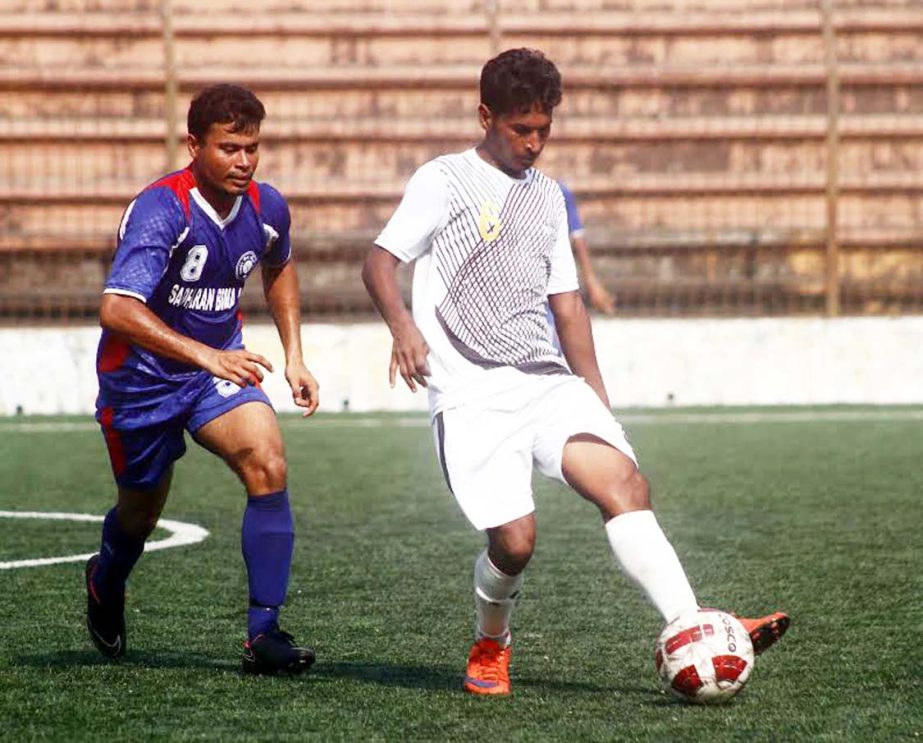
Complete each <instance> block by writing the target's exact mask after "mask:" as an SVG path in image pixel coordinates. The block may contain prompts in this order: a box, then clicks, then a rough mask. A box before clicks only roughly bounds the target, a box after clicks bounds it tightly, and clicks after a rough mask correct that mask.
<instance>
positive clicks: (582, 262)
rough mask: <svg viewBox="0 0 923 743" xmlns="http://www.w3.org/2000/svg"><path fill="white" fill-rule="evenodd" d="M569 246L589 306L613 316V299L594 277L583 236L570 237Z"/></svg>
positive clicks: (596, 277)
mask: <svg viewBox="0 0 923 743" xmlns="http://www.w3.org/2000/svg"><path fill="white" fill-rule="evenodd" d="M570 244H571V247H572V248H573V250H574V258H576V259H577V265H578V266H579V267H580V273H581V274H582V275H583V283H584V286H586V293H587V297H588V298H589V300H590V304H591V305H592V306H593V308H594V309H596V310H599V311H600V312H602V313H604V314H606V315H612V314H614V313H615V297H614V296H612V294H611V293H610V292H609V290H608V289H606V287H605V286H603V283H602V281H600V280H599V277H598V276H597V275H596V271H595V270H594V269H593V262H592V261H591V260H590V248H589V246H588V245H587V242H586V239H585V238H584V237H583V234H582V233H581V234H574V235H571V237H570Z"/></svg>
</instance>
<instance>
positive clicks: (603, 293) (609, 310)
mask: <svg viewBox="0 0 923 743" xmlns="http://www.w3.org/2000/svg"><path fill="white" fill-rule="evenodd" d="M586 292H587V297H588V298H589V300H590V304H591V305H592V307H593V309H595V310H598V311H599V312H602V313H603V314H606V315H612V314H614V313H615V297H614V296H612V294H610V293H609V291H608V290H607V289H606V287H604V286H603V285H602V283H600V281H599V279H597V278H596V277H593V278H592V279H589V280H588V281H587V282H586Z"/></svg>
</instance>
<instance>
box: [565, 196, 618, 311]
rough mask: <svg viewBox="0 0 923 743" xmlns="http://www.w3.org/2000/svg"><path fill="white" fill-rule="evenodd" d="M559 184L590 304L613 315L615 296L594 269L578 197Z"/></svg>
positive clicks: (570, 233) (578, 264) (573, 247)
mask: <svg viewBox="0 0 923 743" xmlns="http://www.w3.org/2000/svg"><path fill="white" fill-rule="evenodd" d="M558 185H559V186H560V187H561V193H562V194H563V195H564V207H565V208H566V209H567V233H568V236H569V237H570V246H571V248H572V249H573V251H574V258H575V259H576V261H577V267H578V268H579V269H580V274H581V276H582V278H583V287H584V289H586V294H587V299H589V300H590V305H591V306H592V307H593V308H594V309H597V310H599V311H600V312H602V313H604V314H606V315H611V314H613V313H614V312H615V297H613V296H612V294H611V293H610V292H609V290H608V289H606V287H605V286H603V283H602V281H600V280H599V277H598V276H597V275H596V271H595V270H593V262H592V261H591V260H590V247H589V246H588V245H587V242H586V236H585V230H584V227H583V220H582V219H580V210H579V209H578V208H577V197H576V196H574V194H573V191H571V190H570V189H569V188H568V187H567V186H566V185H564V183H563V182H562V181H558Z"/></svg>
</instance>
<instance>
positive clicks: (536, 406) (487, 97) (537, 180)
mask: <svg viewBox="0 0 923 743" xmlns="http://www.w3.org/2000/svg"><path fill="white" fill-rule="evenodd" d="M480 86H481V103H480V106H479V107H478V117H479V119H480V124H481V127H482V128H483V130H484V138H483V140H482V141H481V143H480V144H478V145H477V146H476V147H475V148H473V149H470V150H467V151H466V152H462V153H459V154H453V155H445V156H443V157H438V158H436V159H435V160H432V161H430V162H428V163H426V164H425V165H423V166H422V167H421V168H420V169H419V170H418V171H417V172H416V173H415V174H414V175H413V177H412V178H411V179H410V181H409V182H408V184H407V187H406V190H405V192H404V197H403V200H402V201H401V203H400V206H399V207H398V208H397V210H396V211H395V213H394V215H393V216H392V218H391V220H390V221H389V222H388V224H387V226H386V227H385V228H384V230H383V231H382V233H381V235H379V237H378V239H377V240H376V244H375V246H374V247H373V248H372V249H371V251H370V252H369V254H368V256H367V257H366V260H365V264H364V266H363V271H362V276H363V280H364V281H365V285H366V287H367V288H368V291H369V293H370V295H371V296H372V299H373V300H374V301H375V304H376V306H377V307H378V309H379V311H380V312H381V315H382V317H383V318H384V320H385V322H386V323H387V324H388V327H389V328H390V330H391V333H392V336H393V338H394V344H393V350H392V355H391V364H390V370H389V376H390V381H391V384H392V386H393V385H394V383H395V380H396V375H397V374H398V373H400V375H401V377H402V378H403V379H404V381H405V382H406V383H407V385H408V386H409V388H410V389H411V390H412V391H416V390H417V387H418V386H420V387H426V388H428V392H429V402H430V410H431V413H432V421H433V430H434V437H435V442H436V449H437V453H438V458H439V463H440V465H441V467H442V471H443V474H444V475H445V479H446V482H447V484H448V486H449V489H450V490H451V492H452V493H453V495H454V496H455V498H456V500H457V501H458V504H459V506H460V507H461V509H462V511H463V512H464V514H465V515H466V516H467V518H468V519H469V520H470V522H471V523H472V525H473V526H474V527H475V528H477V529H478V530H483V531H485V532H486V534H487V549H486V550H484V551H483V552H482V553H481V554H480V555H479V556H478V557H477V559H476V560H475V565H474V600H475V605H476V610H477V630H476V639H475V643H474V645H473V647H472V648H471V652H470V655H469V659H468V667H467V673H466V676H465V680H464V688H465V689H466V690H467V691H469V692H471V693H473V694H508V693H509V692H510V681H509V661H510V652H511V648H510V639H511V637H510V616H511V614H512V610H513V605H514V602H515V599H516V597H517V595H518V594H519V591H520V588H521V586H522V583H523V575H522V573H523V570H524V568H525V567H526V565H527V564H528V562H529V559H530V558H531V557H532V552H533V549H534V546H535V515H534V509H535V506H534V503H533V498H532V490H531V476H532V468H533V466H536V467H538V469H539V470H540V471H541V472H542V473H543V474H545V475H547V476H549V477H552V478H555V479H557V480H560V481H561V482H564V483H565V484H567V485H569V486H570V487H571V488H573V489H574V490H575V491H577V493H579V494H580V495H581V496H583V497H584V498H586V499H587V500H589V501H590V502H592V503H593V504H595V505H596V506H597V507H598V508H599V510H600V512H601V514H602V517H603V521H604V523H605V531H606V534H607V536H608V540H609V544H610V545H611V548H612V552H613V553H614V555H615V559H616V561H617V563H618V564H619V565H620V566H621V568H622V570H623V571H624V572H625V573H626V574H627V575H628V576H630V577H631V578H632V579H634V580H635V581H636V582H637V583H638V584H639V585H640V586H641V588H642V589H643V590H644V591H645V593H646V594H647V596H648V597H649V598H650V600H651V602H652V603H653V605H654V606H655V607H656V608H657V610H658V611H659V612H660V613H661V615H662V616H663V619H664V620H665V621H667V622H669V621H671V620H673V619H674V618H676V617H677V616H678V615H679V614H681V613H683V612H685V611H694V610H696V609H697V608H698V604H697V602H696V597H695V594H694V593H693V591H692V588H691V587H690V585H689V581H688V580H687V579H686V574H685V572H684V571H683V568H682V566H681V565H680V562H679V560H678V559H677V556H676V553H675V552H674V550H673V547H672V546H671V545H670V543H669V541H667V538H666V537H665V536H664V534H663V532H662V531H661V529H660V526H659V525H658V523H657V519H656V518H655V517H654V514H653V512H652V511H651V502H650V497H649V488H648V481H647V480H646V479H645V477H644V475H642V474H641V472H640V471H639V470H638V465H637V460H636V458H635V454H634V452H633V451H632V448H631V445H630V444H629V443H628V441H627V439H626V438H625V434H624V432H623V431H622V427H621V426H620V425H619V424H618V423H617V422H616V420H615V419H614V418H613V417H612V414H611V411H610V406H609V397H608V395H607V394H606V388H605V385H604V384H603V380H602V376H601V375H600V372H599V367H598V365H597V361H596V352H595V350H594V347H593V336H592V334H591V331H590V321H589V318H588V315H587V312H586V309H585V307H584V304H583V301H582V299H581V297H580V293H579V291H578V283H577V272H576V268H575V265H574V258H573V255H572V253H571V249H570V245H569V242H568V228H567V215H566V212H565V206H564V197H563V196H562V194H561V189H560V188H559V187H558V184H557V183H556V182H555V181H553V180H551V179H550V178H548V177H546V176H545V175H543V174H542V173H541V172H539V171H538V170H536V169H535V168H534V167H533V165H534V163H535V161H536V160H537V159H538V157H539V155H540V154H541V152H542V149H543V148H544V146H545V143H546V142H547V140H548V137H549V134H550V133H551V122H552V112H553V110H554V108H555V106H557V105H558V104H559V103H560V101H561V77H560V74H559V73H558V70H557V69H556V68H555V66H554V64H552V62H551V61H550V60H549V59H547V58H546V57H545V56H544V55H543V54H542V53H541V52H538V51H535V50H530V49H513V50H509V51H506V52H504V53H502V54H500V55H499V56H497V57H496V58H494V59H492V60H490V61H489V62H487V64H486V65H485V66H484V68H483V70H482V72H481V84H480ZM410 262H414V278H413V314H412V315H411V313H410V312H409V311H408V309H407V307H406V305H405V304H404V302H403V300H402V298H401V294H400V291H399V288H398V282H397V279H396V271H397V265H398V264H399V263H410ZM546 301H547V302H548V303H549V304H550V307H551V311H552V313H553V315H554V322H555V324H556V325H557V331H558V334H559V336H560V343H561V348H562V351H563V354H564V358H563V359H562V358H561V355H560V354H559V353H558V352H557V350H556V349H555V346H554V345H553V343H552V340H551V336H550V332H549V325H548V321H547V318H546V315H545V302H546ZM565 359H566V362H565ZM742 621H744V623H745V626H746V627H747V630H748V631H749V632H750V633H751V637H752V638H753V640H754V644H755V646H756V648H757V652H760V651H762V650H764V649H765V648H766V647H768V646H769V645H771V644H772V643H773V642H775V640H776V639H778V637H780V636H781V634H782V633H783V632H784V631H785V629H786V628H787V626H788V621H789V620H788V617H787V616H785V615H784V614H781V613H775V614H772V615H769V616H767V617H763V618H761V619H754V620H746V619H745V620H742Z"/></svg>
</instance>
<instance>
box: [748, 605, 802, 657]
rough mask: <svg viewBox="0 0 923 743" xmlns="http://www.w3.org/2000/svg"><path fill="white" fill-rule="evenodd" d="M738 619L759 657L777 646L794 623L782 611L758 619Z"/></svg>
mask: <svg viewBox="0 0 923 743" xmlns="http://www.w3.org/2000/svg"><path fill="white" fill-rule="evenodd" d="M737 619H738V621H739V622H740V623H741V624H742V625H743V627H744V629H745V630H747V632H748V633H749V635H750V641H751V642H752V643H753V652H754V653H756V654H757V655H759V654H760V653H762V652H763V651H765V650H766V649H768V648H770V647H772V646H773V645H775V644H776V642H777V641H778V640H780V639H781V638H782V635H784V634H785V630H787V629H788V625H789V624H790V623H791V621H792V620H791V619H789V616H788V614H784V613H782V612H781V611H777V612H775V613H773V614H767V615H766V616H765V617H758V618H756V619H746V618H745V617H737Z"/></svg>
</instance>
